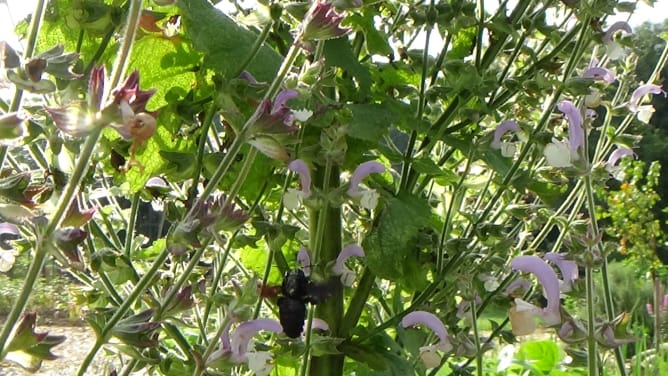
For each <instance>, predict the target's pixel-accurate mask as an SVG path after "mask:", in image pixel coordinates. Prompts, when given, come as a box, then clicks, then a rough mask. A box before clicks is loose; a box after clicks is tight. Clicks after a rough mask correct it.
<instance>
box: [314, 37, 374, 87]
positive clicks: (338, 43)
mask: <svg viewBox="0 0 668 376" xmlns="http://www.w3.org/2000/svg"><path fill="white" fill-rule="evenodd" d="M323 55H324V56H325V62H326V63H327V66H330V67H332V66H333V67H339V68H341V69H343V70H345V71H347V72H348V73H349V74H351V75H352V76H353V77H355V79H356V80H357V84H358V85H359V94H360V95H361V96H362V97H365V96H366V95H367V94H368V93H369V89H370V88H371V83H372V80H371V74H370V73H369V70H368V69H367V68H366V67H365V66H364V65H362V64H360V62H359V61H357V58H356V57H355V55H354V54H353V48H352V47H351V46H350V41H348V39H347V38H337V39H330V40H328V41H326V42H325V48H324V51H323Z"/></svg>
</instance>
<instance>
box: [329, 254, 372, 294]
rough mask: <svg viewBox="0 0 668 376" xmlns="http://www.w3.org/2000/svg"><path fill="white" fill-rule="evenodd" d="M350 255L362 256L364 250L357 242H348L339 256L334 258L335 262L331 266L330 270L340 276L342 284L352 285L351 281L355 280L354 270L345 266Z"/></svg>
mask: <svg viewBox="0 0 668 376" xmlns="http://www.w3.org/2000/svg"><path fill="white" fill-rule="evenodd" d="M352 256H357V257H364V250H363V249H362V247H360V246H359V245H357V244H350V245H349V246H347V247H345V248H343V249H342V250H341V253H339V256H338V257H337V258H336V263H335V264H334V267H333V268H332V271H333V272H334V274H336V275H340V276H341V283H343V285H344V286H352V284H353V281H354V280H355V272H353V271H352V270H350V269H348V268H347V267H346V264H345V263H346V260H348V259H349V258H351V257H352Z"/></svg>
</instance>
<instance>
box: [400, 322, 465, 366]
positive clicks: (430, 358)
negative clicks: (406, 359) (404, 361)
mask: <svg viewBox="0 0 668 376" xmlns="http://www.w3.org/2000/svg"><path fill="white" fill-rule="evenodd" d="M416 325H424V326H426V327H427V328H429V329H431V330H432V331H433V332H434V334H436V336H437V337H438V338H439V342H437V343H435V344H433V345H431V346H423V347H420V359H421V360H422V362H423V363H424V366H425V367H427V368H434V367H438V365H439V364H441V357H440V356H439V355H438V354H437V353H436V350H441V351H443V352H449V351H451V350H452V348H453V346H452V343H451V342H450V334H448V331H447V329H445V325H443V321H441V320H440V319H439V318H438V317H436V315H434V314H433V313H430V312H426V311H413V312H411V313H409V314H407V315H406V316H404V318H403V319H402V320H401V326H403V327H404V328H407V327H409V326H416Z"/></svg>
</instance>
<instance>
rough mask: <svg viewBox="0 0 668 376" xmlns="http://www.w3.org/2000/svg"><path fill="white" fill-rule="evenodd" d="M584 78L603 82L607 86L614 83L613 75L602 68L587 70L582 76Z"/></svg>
mask: <svg viewBox="0 0 668 376" xmlns="http://www.w3.org/2000/svg"><path fill="white" fill-rule="evenodd" d="M582 77H584V78H593V79H595V80H603V81H605V82H607V83H609V84H611V83H613V82H615V79H616V78H615V74H614V73H612V71H611V70H609V69H605V68H603V67H593V68H589V69H587V70H586V71H585V72H584V73H583V74H582Z"/></svg>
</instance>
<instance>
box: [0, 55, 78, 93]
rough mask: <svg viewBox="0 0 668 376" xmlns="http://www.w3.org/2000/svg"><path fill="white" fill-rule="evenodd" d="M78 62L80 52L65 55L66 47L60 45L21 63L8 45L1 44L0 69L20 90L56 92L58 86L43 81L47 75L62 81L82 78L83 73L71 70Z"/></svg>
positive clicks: (47, 80)
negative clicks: (4, 71) (45, 74)
mask: <svg viewBox="0 0 668 376" xmlns="http://www.w3.org/2000/svg"><path fill="white" fill-rule="evenodd" d="M78 60H79V54H78V53H65V47H64V46H62V45H57V46H55V47H53V48H51V49H50V50H48V51H45V52H43V53H41V54H39V55H37V56H35V57H33V58H30V59H28V60H26V61H22V59H21V58H20V57H19V55H18V54H17V53H16V51H14V49H12V47H11V46H10V45H9V44H7V42H0V69H5V70H6V76H7V79H8V80H9V81H10V82H11V83H13V84H14V85H16V87H17V88H19V89H21V90H26V91H29V92H32V93H38V94H45V93H51V92H54V91H56V84H55V83H53V81H51V80H49V79H46V78H44V77H43V76H44V73H48V74H50V75H51V76H53V77H55V78H58V79H62V80H73V79H76V78H79V77H81V74H78V73H74V72H73V71H72V67H73V66H74V65H75V64H76V63H77V61H78Z"/></svg>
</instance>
